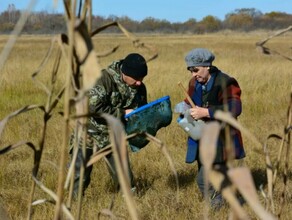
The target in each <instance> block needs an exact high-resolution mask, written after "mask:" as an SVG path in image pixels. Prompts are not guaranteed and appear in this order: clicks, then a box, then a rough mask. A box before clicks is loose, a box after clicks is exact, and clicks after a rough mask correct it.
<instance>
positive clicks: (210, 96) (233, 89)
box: [185, 66, 245, 163]
mask: <svg viewBox="0 0 292 220" xmlns="http://www.w3.org/2000/svg"><path fill="white" fill-rule="evenodd" d="M210 72H211V79H210V80H209V82H208V84H207V88H206V90H203V88H202V85H201V84H200V83H198V82H197V81H196V80H195V78H192V79H191V80H190V82H189V88H188V94H189V95H190V97H191V98H192V100H193V101H194V103H195V104H196V105H197V106H201V107H207V108H208V110H209V114H210V119H207V121H208V120H215V119H214V113H215V112H216V111H217V110H224V102H225V100H226V104H227V106H228V111H229V112H230V113H231V114H232V116H233V117H234V118H237V117H238V116H239V115H240V114H241V111H242V107H241V99H240V95H241V89H240V87H239V85H238V82H237V81H236V80H235V79H234V78H232V77H230V76H228V75H227V74H225V73H223V72H221V71H220V70H219V69H217V68H216V67H214V66H213V67H211V69H210ZM185 101H186V102H187V100H185ZM230 135H231V140H232V144H233V147H234V152H235V155H234V157H235V158H236V159H241V158H244V157H245V151H244V148H243V142H242V137H241V133H240V131H239V130H237V129H235V128H233V127H231V129H230ZM198 146H199V141H195V140H193V139H192V138H190V137H188V149H187V155H186V162H187V163H192V162H194V161H195V160H197V159H199V158H198V155H199V153H198V150H199V148H198ZM226 159H227V157H226V150H225V130H224V129H222V130H221V132H220V135H219V140H218V142H217V152H216V158H215V163H222V162H225V161H226Z"/></svg>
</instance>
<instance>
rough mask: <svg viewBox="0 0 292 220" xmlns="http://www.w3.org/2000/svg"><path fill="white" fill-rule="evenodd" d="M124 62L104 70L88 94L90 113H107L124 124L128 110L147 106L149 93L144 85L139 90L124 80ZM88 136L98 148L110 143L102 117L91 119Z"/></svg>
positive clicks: (113, 64)
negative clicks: (122, 66)
mask: <svg viewBox="0 0 292 220" xmlns="http://www.w3.org/2000/svg"><path fill="white" fill-rule="evenodd" d="M122 62H123V60H118V61H114V62H113V63H112V64H111V65H109V66H108V68H107V69H103V70H102V75H101V77H100V78H99V79H98V80H97V82H96V84H95V86H94V87H93V88H92V89H91V90H90V91H89V92H88V97H89V113H107V114H110V115H113V116H115V117H116V118H119V119H120V120H121V121H122V122H124V115H125V110H126V109H135V108H137V107H140V106H142V105H145V104H147V91H146V87H145V85H144V84H143V83H142V85H141V86H139V87H137V88H132V87H130V86H128V85H127V84H126V83H125V82H124V81H123V80H122V76H121V70H120V67H121V64H122ZM88 134H89V136H90V137H92V138H93V140H94V144H96V146H97V147H98V148H103V147H105V146H107V145H108V144H109V143H110V141H109V133H108V127H107V125H106V122H105V120H104V119H102V118H100V117H94V116H93V117H90V118H89V123H88ZM88 147H90V146H88Z"/></svg>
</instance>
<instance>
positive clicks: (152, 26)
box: [0, 7, 292, 34]
mask: <svg viewBox="0 0 292 220" xmlns="http://www.w3.org/2000/svg"><path fill="white" fill-rule="evenodd" d="M20 15H21V11H20V10H17V9H15V8H13V7H9V8H8V9H7V10H6V11H4V12H2V13H1V14H0V34H8V33H10V32H11V31H12V30H13V28H14V26H15V25H16V23H17V21H18V20H19V18H20ZM114 21H118V22H120V23H121V24H122V25H123V26H124V27H125V28H126V29H127V30H129V31H130V32H132V33H153V34H155V33H165V34H204V33H213V32H218V31H223V30H233V31H244V32H249V31H254V30H259V29H261V30H277V29H282V28H286V27H288V26H290V25H291V24H292V15H291V14H287V13H284V12H276V11H273V12H269V13H265V14H264V13H262V12H261V11H259V10H257V9H255V8H242V9H236V10H234V11H232V12H230V13H228V14H226V15H225V18H224V20H220V19H218V18H217V17H215V16H212V15H208V16H206V17H204V18H203V19H202V20H200V21H197V20H196V19H195V18H190V19H188V20H187V21H185V22H173V23H172V22H169V21H167V20H164V19H162V20H161V19H156V18H153V17H147V18H145V19H144V20H142V21H136V20H133V19H131V18H129V17H127V16H122V17H117V16H114V15H111V16H108V17H103V16H98V15H93V16H92V28H93V29H95V28H98V27H101V26H103V25H106V24H108V23H111V22H114ZM66 28H67V27H66V23H65V18H64V15H63V14H60V13H48V12H46V11H41V12H33V13H31V15H30V16H29V18H28V19H27V21H26V23H25V26H24V28H23V33H26V34H56V33H63V32H66ZM103 32H106V33H120V30H119V29H118V28H114V27H113V28H108V29H106V30H104V31H103Z"/></svg>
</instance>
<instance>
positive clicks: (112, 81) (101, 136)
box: [70, 53, 148, 196]
mask: <svg viewBox="0 0 292 220" xmlns="http://www.w3.org/2000/svg"><path fill="white" fill-rule="evenodd" d="M101 73H102V74H101V77H100V78H99V79H98V80H97V82H96V84H95V86H94V87H93V88H92V89H90V91H89V92H88V97H89V113H91V114H96V115H98V114H101V113H107V114H110V115H112V116H114V117H116V118H118V119H120V120H121V121H122V122H123V123H125V119H124V116H125V114H128V113H130V112H131V111H133V110H134V109H136V108H138V107H140V106H142V105H145V104H147V90H146V86H145V84H144V83H143V82H142V81H143V79H144V77H145V76H146V75H147V73H148V68H147V63H146V60H145V58H144V57H143V56H142V55H140V54H138V53H130V54H128V55H127V56H126V57H125V58H124V59H121V60H116V61H113V62H112V63H111V64H110V65H109V66H108V67H107V68H106V69H103V70H102V71H101ZM88 121H89V122H88V126H87V129H88V135H87V136H88V138H87V142H86V145H87V146H86V158H85V161H84V160H83V159H82V151H81V148H79V150H78V153H77V160H76V163H75V177H74V186H73V195H74V196H76V195H78V188H79V179H80V167H81V164H82V163H84V162H85V164H86V162H87V161H88V160H89V159H90V156H91V155H92V154H93V151H94V146H96V147H97V149H102V148H104V147H105V146H108V145H109V144H110V139H109V132H108V126H107V124H106V122H105V120H104V119H101V118H100V117H98V116H92V117H89V119H88ZM73 138H74V134H73V135H72V136H71V140H73ZM70 142H71V143H70V145H73V141H70ZM72 149H73V146H71V154H72ZM106 158H107V160H108V162H109V165H108V170H109V172H110V174H111V176H112V179H113V182H114V185H115V187H116V188H117V189H119V183H118V177H117V171H116V167H115V163H114V158H113V155H112V153H111V154H109V155H107V156H106ZM128 167H129V171H128V174H129V178H130V181H131V187H132V191H135V189H136V188H135V184H134V178H133V173H132V170H131V167H130V164H128ZM91 171H92V166H89V167H86V168H85V173H84V178H83V193H84V191H85V189H86V188H87V187H88V185H89V183H90V174H91Z"/></svg>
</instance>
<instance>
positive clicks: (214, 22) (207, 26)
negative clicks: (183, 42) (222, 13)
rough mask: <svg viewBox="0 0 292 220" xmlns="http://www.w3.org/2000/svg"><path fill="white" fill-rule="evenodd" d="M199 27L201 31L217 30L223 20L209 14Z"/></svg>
mask: <svg viewBox="0 0 292 220" xmlns="http://www.w3.org/2000/svg"><path fill="white" fill-rule="evenodd" d="M197 27H198V29H200V32H202V31H204V32H216V31H218V30H220V28H221V21H220V20H219V19H218V18H216V17H214V16H211V15H208V16H206V17H204V18H203V19H202V21H200V22H199V23H198V24H197Z"/></svg>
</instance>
